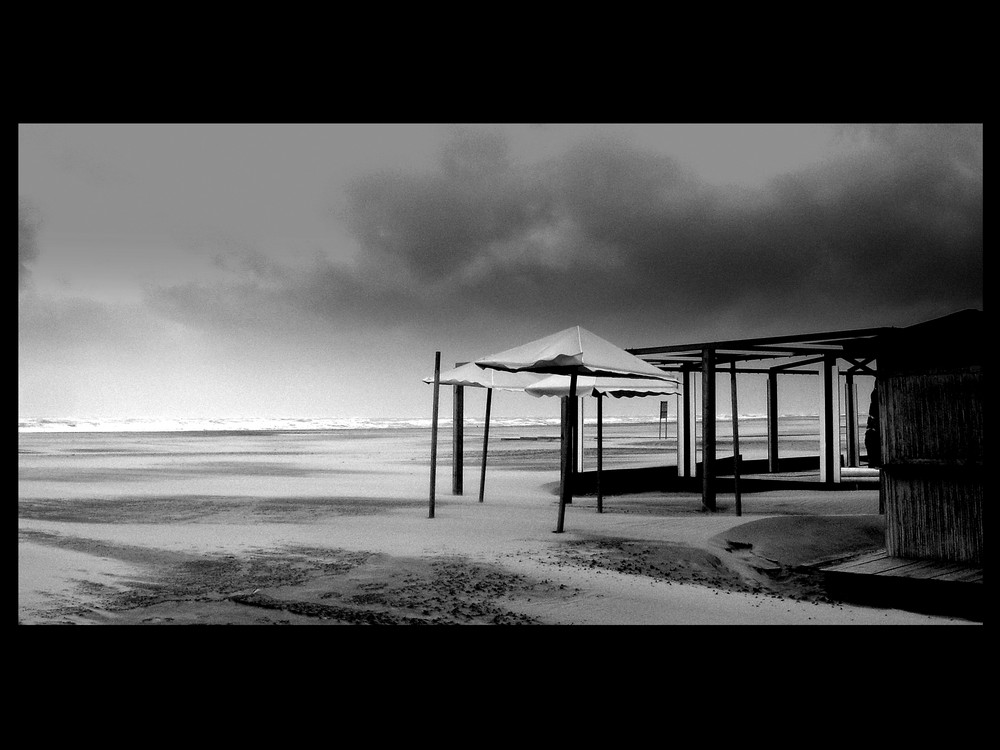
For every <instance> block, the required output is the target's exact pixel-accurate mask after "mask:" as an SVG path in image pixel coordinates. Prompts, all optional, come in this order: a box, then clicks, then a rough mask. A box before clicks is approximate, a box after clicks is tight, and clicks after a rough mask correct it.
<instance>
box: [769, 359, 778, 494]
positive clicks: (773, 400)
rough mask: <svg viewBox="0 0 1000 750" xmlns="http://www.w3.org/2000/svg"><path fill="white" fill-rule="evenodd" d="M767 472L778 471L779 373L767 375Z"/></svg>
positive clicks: (772, 372) (773, 472)
mask: <svg viewBox="0 0 1000 750" xmlns="http://www.w3.org/2000/svg"><path fill="white" fill-rule="evenodd" d="M767 470H768V472H769V473H771V474H775V473H777V471H778V373H776V372H774V371H771V372H769V373H767Z"/></svg>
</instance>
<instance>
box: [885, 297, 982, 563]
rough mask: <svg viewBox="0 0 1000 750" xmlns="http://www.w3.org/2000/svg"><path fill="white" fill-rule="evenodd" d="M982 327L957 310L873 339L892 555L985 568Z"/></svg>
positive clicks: (972, 314)
mask: <svg viewBox="0 0 1000 750" xmlns="http://www.w3.org/2000/svg"><path fill="white" fill-rule="evenodd" d="M983 325H984V321H983V313H982V311H980V310H964V311H961V312H957V313H954V314H952V315H948V316H946V317H943V318H939V319H936V320H932V321H928V322H926V323H921V324H918V325H914V326H910V327H907V328H899V329H894V330H893V331H892V332H891V333H887V334H886V335H884V336H882V337H880V340H879V342H878V347H877V348H878V378H877V381H876V383H877V384H876V388H877V391H878V409H879V421H880V426H879V431H880V436H881V453H882V474H881V483H880V490H879V491H880V493H882V500H883V502H884V507H885V512H886V550H887V552H888V554H889V555H890V556H893V557H905V558H919V559H932V560H946V561H951V562H959V563H965V564H969V565H976V566H982V565H983V391H984V380H983V378H984V374H983V361H982V343H983V341H984V340H985V339H984V328H983Z"/></svg>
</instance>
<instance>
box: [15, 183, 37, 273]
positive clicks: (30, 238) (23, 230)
mask: <svg viewBox="0 0 1000 750" xmlns="http://www.w3.org/2000/svg"><path fill="white" fill-rule="evenodd" d="M38 227H39V219H38V213H37V211H36V210H35V208H34V206H32V205H31V203H30V202H28V201H27V200H25V199H24V198H21V197H20V196H18V199H17V288H18V290H21V289H24V288H25V287H26V286H27V284H28V276H29V274H30V271H29V270H28V266H29V265H30V264H31V263H32V262H34V260H35V258H37V257H38V242H37V240H36V235H37V234H38Z"/></svg>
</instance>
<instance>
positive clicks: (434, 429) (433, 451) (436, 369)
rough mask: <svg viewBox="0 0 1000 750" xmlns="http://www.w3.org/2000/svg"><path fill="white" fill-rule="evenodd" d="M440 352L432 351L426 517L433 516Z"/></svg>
mask: <svg viewBox="0 0 1000 750" xmlns="http://www.w3.org/2000/svg"><path fill="white" fill-rule="evenodd" d="M440 381H441V352H435V353H434V412H433V417H432V418H431V497H430V509H429V511H428V513H427V517H428V518H434V480H435V478H436V474H437V447H438V390H440V388H439V386H440V385H441V382H440Z"/></svg>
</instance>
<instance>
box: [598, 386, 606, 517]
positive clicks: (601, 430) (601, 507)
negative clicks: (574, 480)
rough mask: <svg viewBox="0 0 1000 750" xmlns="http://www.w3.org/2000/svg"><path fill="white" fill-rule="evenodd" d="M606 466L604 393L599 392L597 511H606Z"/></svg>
mask: <svg viewBox="0 0 1000 750" xmlns="http://www.w3.org/2000/svg"><path fill="white" fill-rule="evenodd" d="M603 468H604V394H603V393H598V394H597V512H598V513H603V512H604V496H603V495H602V494H601V470H602V469H603Z"/></svg>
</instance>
